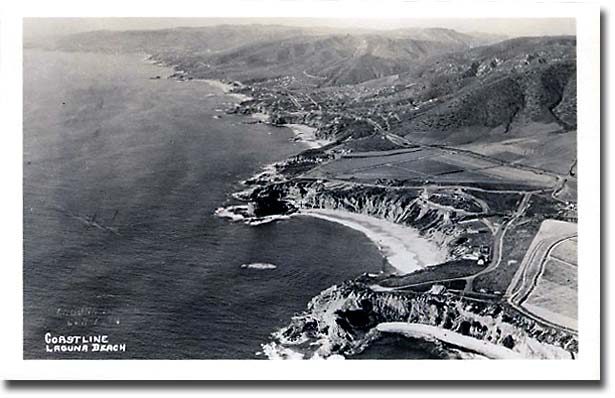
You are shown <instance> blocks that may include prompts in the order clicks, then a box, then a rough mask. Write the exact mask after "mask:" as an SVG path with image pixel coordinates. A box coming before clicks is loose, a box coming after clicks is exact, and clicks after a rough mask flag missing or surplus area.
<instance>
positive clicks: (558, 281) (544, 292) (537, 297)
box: [523, 256, 578, 330]
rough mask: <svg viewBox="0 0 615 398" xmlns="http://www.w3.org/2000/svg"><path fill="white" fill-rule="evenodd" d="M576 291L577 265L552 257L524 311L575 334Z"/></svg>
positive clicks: (545, 266) (545, 265) (547, 262)
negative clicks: (569, 329)
mask: <svg viewBox="0 0 615 398" xmlns="http://www.w3.org/2000/svg"><path fill="white" fill-rule="evenodd" d="M575 257H576V256H575ZM575 261H576V259H575ZM577 288H578V287H577V266H576V263H575V264H570V263H567V262H563V261H560V260H557V259H555V258H553V257H551V258H549V259H548V260H547V261H546V262H545V264H544V271H543V273H542V275H541V276H540V278H539V280H538V284H537V285H536V288H535V289H534V290H532V293H531V294H530V296H529V297H528V299H527V301H526V302H525V303H523V307H524V308H526V309H527V310H529V311H531V312H533V313H534V314H536V315H538V316H540V317H541V318H544V319H547V320H549V321H551V322H553V323H556V324H559V325H562V326H566V327H568V328H571V329H575V330H576V329H577Z"/></svg>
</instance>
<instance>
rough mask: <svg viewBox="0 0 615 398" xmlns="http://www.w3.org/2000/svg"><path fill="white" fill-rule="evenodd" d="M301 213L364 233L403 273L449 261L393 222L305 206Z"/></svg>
mask: <svg viewBox="0 0 615 398" xmlns="http://www.w3.org/2000/svg"><path fill="white" fill-rule="evenodd" d="M299 215H304V216H309V217H316V218H320V219H323V220H327V221H331V222H336V223H340V224H342V225H345V226H347V227H349V228H352V229H354V230H357V231H359V232H362V233H363V234H365V236H367V237H368V238H369V239H371V240H372V241H373V242H374V243H375V244H376V245H377V246H378V247H379V248H380V251H381V252H382V254H383V255H384V256H385V257H386V259H387V261H388V262H389V264H390V265H391V266H393V267H394V268H395V269H396V270H398V272H399V273H400V274H409V273H411V272H414V271H418V270H420V269H422V268H425V267H426V266H429V265H436V264H440V263H442V262H444V261H446V252H445V251H444V250H443V249H441V248H440V247H438V246H437V245H436V244H434V243H433V242H430V241H429V240H427V239H425V238H424V237H422V236H420V235H419V233H418V232H417V231H416V230H414V229H412V228H410V227H406V226H403V225H399V224H395V223H393V222H391V221H386V220H382V219H380V218H376V217H372V216H368V215H365V214H357V213H351V212H348V211H343V210H328V209H303V210H301V212H300V213H299Z"/></svg>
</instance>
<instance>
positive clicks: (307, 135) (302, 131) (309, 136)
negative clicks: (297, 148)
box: [282, 123, 334, 149]
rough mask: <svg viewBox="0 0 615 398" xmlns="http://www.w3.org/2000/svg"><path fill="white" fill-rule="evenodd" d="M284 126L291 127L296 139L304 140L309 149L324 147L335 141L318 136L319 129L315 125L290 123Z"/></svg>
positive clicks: (298, 140)
mask: <svg viewBox="0 0 615 398" xmlns="http://www.w3.org/2000/svg"><path fill="white" fill-rule="evenodd" d="M282 127H287V128H289V129H291V130H292V132H293V134H294V135H295V141H297V142H303V143H304V144H306V145H307V146H308V148H309V149H317V148H322V147H324V146H327V145H329V144H331V143H333V142H334V141H331V140H327V139H324V138H318V137H316V130H317V129H316V128H315V127H310V126H308V125H305V124H298V123H288V124H283V125H282Z"/></svg>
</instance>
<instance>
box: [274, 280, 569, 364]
mask: <svg viewBox="0 0 615 398" xmlns="http://www.w3.org/2000/svg"><path fill="white" fill-rule="evenodd" d="M362 279H363V280H357V281H352V282H346V283H343V284H341V285H338V286H333V287H331V288H329V289H327V290H325V291H323V292H322V293H321V294H320V295H318V296H316V297H314V298H313V299H312V300H311V301H310V303H309V304H308V307H307V310H306V311H305V312H304V313H303V314H300V315H298V316H295V317H294V318H293V319H292V320H291V322H290V324H289V325H288V326H287V327H285V328H283V329H281V330H280V331H278V332H276V333H274V335H273V337H272V342H270V343H269V344H267V345H265V346H264V347H263V348H264V352H265V353H267V354H268V355H269V356H281V357H291V356H299V355H301V356H302V357H303V358H311V357H324V358H326V357H330V356H333V355H344V356H352V355H353V354H357V353H359V352H361V351H362V350H363V349H365V347H366V346H367V345H368V344H369V343H370V342H371V341H373V340H374V339H376V338H378V337H379V336H380V335H381V334H380V332H378V331H377V330H376V326H377V325H378V324H380V323H383V322H409V323H420V324H425V325H430V326H436V327H438V328H441V329H445V330H450V331H454V332H456V333H460V334H462V335H464V336H470V337H473V338H476V339H478V340H482V341H488V342H490V343H493V344H497V345H501V346H504V347H506V348H509V349H510V350H512V351H514V352H516V353H518V354H520V355H521V356H523V357H525V358H535V359H570V358H574V357H575V356H576V354H577V352H578V341H577V338H576V336H574V335H572V334H569V333H566V332H563V331H560V330H556V329H553V328H550V327H548V326H544V325H540V324H538V323H537V322H534V321H532V320H530V319H528V318H527V317H524V316H522V315H521V314H519V313H517V312H516V311H515V310H514V309H513V308H512V307H510V306H508V305H507V304H505V303H493V302H485V301H481V300H472V299H468V298H462V297H460V296H458V295H455V294H451V293H448V292H446V291H444V292H439V293H438V294H432V293H414V292H403V293H402V292H376V291H372V290H371V289H370V288H369V279H368V278H362ZM462 348H463V347H462Z"/></svg>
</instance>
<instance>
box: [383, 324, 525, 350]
mask: <svg viewBox="0 0 615 398" xmlns="http://www.w3.org/2000/svg"><path fill="white" fill-rule="evenodd" d="M376 329H377V330H378V331H379V332H383V333H391V334H399V335H402V336H405V337H411V338H415V339H421V340H433V339H436V340H439V341H442V342H444V343H447V344H450V345H453V346H455V347H460V348H463V349H466V350H468V351H471V352H474V353H477V354H479V355H482V356H485V357H487V358H489V359H522V358H523V357H522V356H521V354H519V353H518V352H516V351H513V350H511V349H508V348H506V347H503V346H501V345H496V344H493V343H490V342H488V341H484V340H479V339H476V338H474V337H470V336H464V335H462V334H460V333H457V332H453V331H451V330H446V329H442V328H439V327H436V326H431V325H424V324H420V323H405V322H385V323H380V324H378V325H377V326H376Z"/></svg>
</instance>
